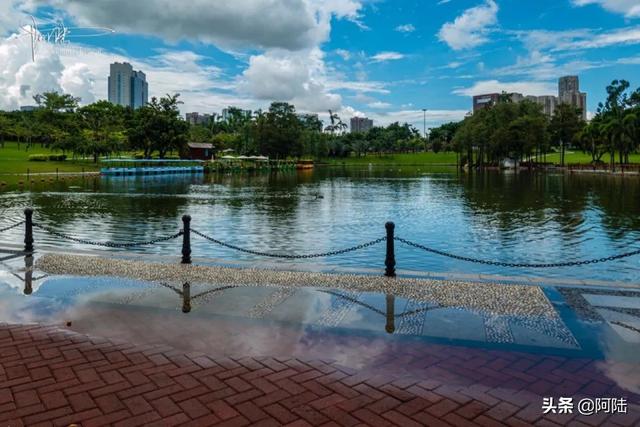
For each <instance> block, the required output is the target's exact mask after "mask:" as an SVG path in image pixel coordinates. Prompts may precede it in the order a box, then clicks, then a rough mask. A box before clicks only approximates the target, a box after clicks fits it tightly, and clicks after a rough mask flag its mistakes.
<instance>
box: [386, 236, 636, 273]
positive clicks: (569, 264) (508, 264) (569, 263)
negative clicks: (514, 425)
mask: <svg viewBox="0 0 640 427" xmlns="http://www.w3.org/2000/svg"><path fill="white" fill-rule="evenodd" d="M394 239H395V240H397V241H398V242H401V243H404V244H405V245H408V246H413V247H414V248H418V249H422V250H423V251H426V252H431V253H434V254H436V255H442V256H444V257H447V258H453V259H457V260H460V261H467V262H474V263H476V264H485V265H496V266H499V267H518V268H553V267H573V266H578V265H587V264H599V263H603V262H609V261H615V260H618V259H623V258H628V257H631V256H635V255H640V249H639V250H637V251H633V252H627V253H624V254H620V255H612V256H608V257H604V258H596V259H590V260H586V261H567V262H557V263H548V264H526V263H511V262H501V261H488V260H483V259H476V258H469V257H465V256H460V255H454V254H450V253H448V252H443V251H440V250H437V249H432V248H428V247H426V246H423V245H421V244H419V243H414V242H411V241H409V240H405V239H402V238H400V237H395V238H394Z"/></svg>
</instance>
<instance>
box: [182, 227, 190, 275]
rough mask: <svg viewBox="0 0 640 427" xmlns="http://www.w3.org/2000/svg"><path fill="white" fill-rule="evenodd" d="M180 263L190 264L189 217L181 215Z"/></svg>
mask: <svg viewBox="0 0 640 427" xmlns="http://www.w3.org/2000/svg"><path fill="white" fill-rule="evenodd" d="M182 225H183V226H182V263H183V264H191V217H190V216H189V215H185V216H183V217H182Z"/></svg>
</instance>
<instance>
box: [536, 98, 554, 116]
mask: <svg viewBox="0 0 640 427" xmlns="http://www.w3.org/2000/svg"><path fill="white" fill-rule="evenodd" d="M535 98H536V102H537V103H538V104H540V105H542V112H543V113H545V114H546V115H547V116H549V117H552V116H553V113H555V111H556V107H557V106H558V98H556V97H555V96H553V95H542V96H536V97H535Z"/></svg>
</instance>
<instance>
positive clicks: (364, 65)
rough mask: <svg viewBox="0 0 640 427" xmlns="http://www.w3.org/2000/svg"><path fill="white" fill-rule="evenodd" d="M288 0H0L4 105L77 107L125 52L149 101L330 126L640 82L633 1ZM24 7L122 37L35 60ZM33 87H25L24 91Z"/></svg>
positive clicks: (103, 88) (101, 93)
mask: <svg viewBox="0 0 640 427" xmlns="http://www.w3.org/2000/svg"><path fill="white" fill-rule="evenodd" d="M152 1H155V0H152ZM292 1H294V3H296V4H299V6H300V7H299V11H297V12H296V13H297V14H299V15H295V14H293V15H295V16H293V15H292V16H290V17H289V15H286V16H288V17H289V18H291V19H289V18H287V19H284V18H283V19H284V21H283V22H281V23H280V24H279V25H278V26H275V25H272V24H270V23H269V22H270V21H269V20H267V19H264V17H265V16H270V15H269V14H271V13H273V14H275V15H278V13H279V12H278V11H281V10H284V9H282V8H283V7H284V2H280V1H275V2H273V4H272V7H271V8H270V9H267V8H265V7H266V4H267V2H265V1H263V0H251V1H249V2H248V3H247V4H246V5H241V6H238V7H237V8H235V9H234V10H233V11H229V10H227V9H225V8H223V7H221V6H218V5H214V6H210V5H209V6H207V7H204V4H200V2H199V1H195V2H193V4H192V5H190V6H189V8H187V9H188V10H184V11H182V10H173V9H171V10H162V8H159V9H158V10H159V16H158V22H157V23H156V24H157V25H154V24H151V23H148V22H141V23H139V24H137V23H136V22H133V21H132V19H133V17H135V16H137V15H136V13H134V12H135V11H132V13H131V14H127V16H121V15H122V14H121V13H120V10H121V9H118V10H115V9H114V10H111V8H110V7H109V8H104V10H102V12H104V13H101V14H99V13H98V11H97V9H96V7H97V6H93V5H91V4H88V3H86V4H85V3H83V4H79V3H71V4H68V5H65V6H61V5H62V3H55V6H51V5H49V6H39V7H36V6H34V3H31V2H26V1H22V0H12V1H10V2H3V4H2V5H0V14H1V15H2V16H5V17H10V18H11V19H7V20H0V35H2V36H3V39H2V41H0V57H2V58H3V59H6V60H5V61H4V62H3V66H4V67H5V70H4V71H5V72H6V75H10V76H12V78H11V79H9V80H7V81H4V82H1V83H0V86H2V85H4V86H3V87H0V89H3V90H4V92H5V95H4V96H3V97H0V107H1V108H5V109H16V108H19V107H20V106H21V105H28V104H30V103H32V102H30V101H29V100H30V97H31V96H32V95H33V93H34V92H36V91H42V90H45V89H46V90H48V89H58V90H60V91H66V92H69V93H72V94H73V95H74V96H78V97H80V98H82V102H83V103H88V102H92V101H95V100H98V99H107V97H106V96H105V95H106V92H107V86H108V83H107V77H106V76H107V75H108V73H109V68H108V67H109V64H111V63H113V62H125V61H126V62H130V63H131V64H132V66H133V67H134V68H135V69H141V70H144V72H145V74H146V75H147V80H149V81H152V82H153V85H152V87H151V89H150V93H149V97H151V96H163V95H164V94H166V93H174V92H179V93H181V100H182V101H183V102H184V105H183V106H182V108H181V109H182V113H183V114H185V113H187V112H190V111H221V110H222V109H223V108H225V107H226V106H228V105H235V106H238V107H239V108H241V109H245V110H252V111H255V110H257V109H263V110H265V109H266V108H268V105H269V103H270V102H271V101H273V100H276V101H286V102H290V103H293V104H294V105H295V106H296V108H297V110H298V111H300V112H304V113H306V112H310V113H319V114H320V118H321V119H322V120H323V121H324V122H325V123H326V122H328V115H327V111H328V110H329V109H331V110H333V111H335V112H337V113H338V114H339V115H340V117H341V118H342V119H343V120H348V119H349V118H350V117H352V116H360V117H365V116H366V117H369V118H372V119H374V120H375V122H376V124H388V123H390V122H393V121H400V122H409V123H412V124H413V125H414V126H416V127H417V128H419V129H422V127H423V112H422V109H427V110H428V111H427V113H426V125H427V127H434V126H436V125H438V124H441V123H443V122H447V121H451V120H460V119H462V118H464V116H465V115H466V114H467V113H468V112H469V111H470V99H471V97H472V96H473V95H476V94H485V93H493V92H498V93H499V92H501V91H503V90H504V91H506V92H508V93H522V94H525V95H532V96H537V97H539V96H542V95H552V94H555V93H556V90H555V89H556V87H557V79H558V78H559V77H560V76H563V75H571V74H575V75H579V76H580V84H581V90H582V91H584V92H587V93H589V98H588V100H587V101H588V104H587V108H586V114H587V115H588V116H591V115H592V114H593V113H594V112H595V110H596V108H597V103H598V102H601V101H603V100H604V98H605V96H606V93H605V90H604V88H605V86H606V85H607V84H609V83H610V82H611V80H613V79H619V78H623V79H627V80H630V81H631V84H632V86H633V87H637V86H639V85H640V81H637V80H634V78H635V76H637V75H640V73H639V72H638V71H639V70H640V30H638V23H639V22H640V21H639V17H640V13H638V12H637V10H636V9H634V8H633V7H632V6H631V5H629V6H625V4H626V3H625V2H618V3H616V2H610V1H607V0H598V1H591V2H585V1H577V0H562V1H559V2H552V1H550V0H547V1H540V2H526V3H523V2H519V3H518V4H517V5H515V4H512V3H511V2H507V1H501V0H495V1H494V0H451V1H436V0H434V1H432V2H426V1H423V2H418V1H413V0H411V1H410V0H406V1H402V2H390V1H376V2H372V1H366V0H348V1H345V2H337V3H330V4H324V3H322V4H320V3H318V2H313V1H311V0H292ZM112 3H113V4H111V6H113V7H115V6H114V5H116V4H120V3H121V0H114V1H113V2H112ZM587 3H589V4H587ZM627 3H629V2H627ZM123 4H124V3H123ZM629 4H630V3H629ZM136 7H137V6H136ZM137 10H138V9H136V11H137ZM195 10H198V11H199V13H198V14H194V13H191V12H193V11H195ZM28 13H31V14H33V15H34V16H36V17H40V18H43V19H44V18H45V17H48V16H52V15H58V14H59V15H60V16H63V17H64V19H66V20H67V21H68V22H69V23H74V22H83V23H86V24H87V25H94V26H104V27H109V28H113V29H114V30H115V31H116V33H115V35H110V36H105V37H99V38H95V39H87V40H86V43H84V44H83V45H82V46H83V47H86V48H93V49H94V50H92V51H87V49H83V50H80V49H76V50H74V49H70V51H71V52H68V53H65V54H62V53H57V52H51V54H47V51H46V47H43V49H42V52H41V54H39V55H38V58H37V59H36V61H35V62H33V61H32V60H31V54H30V52H29V49H22V47H21V45H20V43H18V42H17V41H16V40H15V38H13V39H12V38H11V36H10V34H11V33H13V32H16V23H19V22H22V19H23V18H24V17H25V16H26V14H28ZM425 14H428V19H424V18H422V17H423V16H425ZM129 15H131V16H129ZM116 18H117V19H116ZM293 18H296V19H293ZM209 23H211V24H213V23H217V24H219V25H217V26H214V25H205V24H209ZM243 23H245V25H243ZM246 23H251V24H252V25H248V24H246ZM212 27H215V28H212ZM258 28H259V29H260V30H259V31H257V30H256V29H258ZM72 45H73V44H72ZM27 47H28V46H27ZM0 62H2V61H0ZM32 62H33V63H32ZM13 76H15V77H13ZM27 80H28V81H27ZM25 86H29V87H30V90H29V91H21V89H22V88H23V87H25ZM22 92H25V93H24V94H23V93H22Z"/></svg>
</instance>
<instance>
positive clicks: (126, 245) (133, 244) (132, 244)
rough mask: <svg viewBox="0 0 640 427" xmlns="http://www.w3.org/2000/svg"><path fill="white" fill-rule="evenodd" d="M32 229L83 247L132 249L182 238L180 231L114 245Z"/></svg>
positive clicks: (42, 228) (48, 230) (41, 227)
mask: <svg viewBox="0 0 640 427" xmlns="http://www.w3.org/2000/svg"><path fill="white" fill-rule="evenodd" d="M33 226H34V227H36V228H39V229H41V230H43V231H45V232H47V233H49V234H51V235H52V236H56V237H60V238H61V239H66V240H71V241H72V242H76V243H82V244H85V245H93V246H104V247H107V248H132V247H136V246H149V245H153V244H156V243H160V242H166V241H167V240H173V239H177V238H178V237H180V236H182V231H179V232H177V233H175V234H172V235H170V236H165V237H160V238H158V239H154V240H148V241H146V242H127V243H115V242H94V241H91V240H84V239H77V238H75V237H71V236H68V235H66V234H62V233H58V232H57V231H53V230H52V229H50V228H47V227H43V226H41V225H39V224H33Z"/></svg>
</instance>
